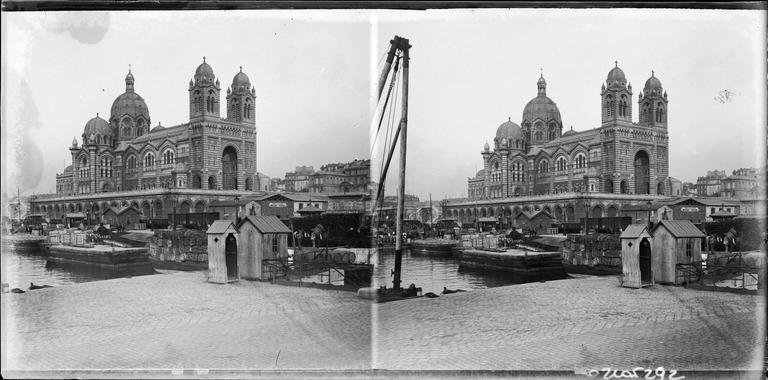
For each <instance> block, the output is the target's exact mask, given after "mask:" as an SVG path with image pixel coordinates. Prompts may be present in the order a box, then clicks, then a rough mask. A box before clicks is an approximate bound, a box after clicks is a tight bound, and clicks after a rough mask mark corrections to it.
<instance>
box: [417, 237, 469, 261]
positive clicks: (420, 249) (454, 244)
mask: <svg viewBox="0 0 768 380" xmlns="http://www.w3.org/2000/svg"><path fill="white" fill-rule="evenodd" d="M460 243H461V242H460V241H455V240H444V239H429V240H414V241H412V242H411V247H410V248H411V254H417V255H418V254H421V255H425V256H446V257H450V256H453V253H454V251H455V250H456V249H457V248H458V247H459V244H460Z"/></svg>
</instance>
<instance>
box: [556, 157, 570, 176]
mask: <svg viewBox="0 0 768 380" xmlns="http://www.w3.org/2000/svg"><path fill="white" fill-rule="evenodd" d="M567 166H568V165H567V161H566V160H565V158H564V157H560V158H558V159H557V171H558V172H564V171H565V170H566V167H567Z"/></svg>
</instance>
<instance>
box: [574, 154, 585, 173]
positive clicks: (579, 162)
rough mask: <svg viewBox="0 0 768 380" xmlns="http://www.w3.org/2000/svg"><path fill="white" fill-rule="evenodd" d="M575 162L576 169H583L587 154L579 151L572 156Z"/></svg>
mask: <svg viewBox="0 0 768 380" xmlns="http://www.w3.org/2000/svg"><path fill="white" fill-rule="evenodd" d="M574 161H575V162H576V169H584V168H586V167H587V156H586V155H585V154H584V153H579V154H577V155H576V158H574Z"/></svg>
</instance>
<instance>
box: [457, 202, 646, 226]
mask: <svg viewBox="0 0 768 380" xmlns="http://www.w3.org/2000/svg"><path fill="white" fill-rule="evenodd" d="M644 202H647V200H641V202H640V203H644ZM472 203H473V204H466V203H465V204H455V205H451V204H446V205H444V206H443V217H444V218H449V219H454V220H456V221H457V222H459V223H462V224H473V223H475V222H476V221H477V220H478V219H479V218H496V220H497V221H498V223H499V224H500V225H502V226H511V225H513V224H514V220H515V218H516V217H517V216H518V214H520V212H526V213H528V214H529V215H530V214H535V213H538V212H540V211H545V212H547V213H548V214H550V215H551V216H552V217H553V218H555V219H556V220H558V221H560V222H563V223H574V222H579V220H580V219H581V218H584V216H585V215H589V217H590V218H604V217H617V216H620V215H619V212H620V210H621V208H622V207H623V206H626V205H629V204H632V203H637V202H636V201H635V202H632V201H631V200H617V199H589V198H579V197H577V196H574V197H573V198H571V199H560V200H552V201H538V202H537V201H527V202H526V201H523V202H520V201H514V202H512V201H511V202H503V203H502V202H498V203H493V204H488V203H485V202H472Z"/></svg>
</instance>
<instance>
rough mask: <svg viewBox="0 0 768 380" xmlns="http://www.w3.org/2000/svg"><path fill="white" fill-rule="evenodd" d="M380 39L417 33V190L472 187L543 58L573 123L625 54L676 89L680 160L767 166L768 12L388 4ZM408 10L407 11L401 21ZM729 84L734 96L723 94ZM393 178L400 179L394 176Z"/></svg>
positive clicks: (638, 80)
mask: <svg viewBox="0 0 768 380" xmlns="http://www.w3.org/2000/svg"><path fill="white" fill-rule="evenodd" d="M379 20H380V21H381V23H380V27H379V29H378V31H379V44H381V45H382V46H380V47H379V48H378V50H380V51H382V52H383V51H384V50H385V49H386V45H388V41H389V39H391V38H392V36H393V35H395V34H398V35H400V36H404V37H407V38H409V39H410V43H411V45H412V46H413V47H412V48H411V66H410V97H409V115H408V126H409V132H408V148H409V150H408V161H407V162H408V177H409V179H408V181H407V182H406V188H407V189H406V191H407V192H413V193H416V194H418V195H420V196H421V197H422V199H424V198H423V197H425V196H428V193H429V192H431V193H432V197H433V199H440V198H443V197H444V196H448V197H459V196H466V192H467V177H471V176H474V174H475V172H476V171H477V170H479V169H482V166H483V160H482V157H481V156H480V152H481V150H482V149H483V145H484V144H485V142H486V141H488V142H489V143H490V144H491V145H493V137H494V136H495V133H496V129H497V128H498V126H499V125H500V124H501V123H503V122H505V121H507V118H508V117H509V118H511V119H512V121H514V122H516V123H518V124H520V123H521V119H522V113H523V108H524V107H525V105H526V104H527V103H528V101H529V100H531V99H532V98H534V97H535V96H536V94H537V89H536V82H537V80H538V78H539V74H540V72H541V71H540V69H543V71H544V77H545V79H546V81H547V96H549V97H550V98H551V99H552V100H554V101H555V102H556V103H557V105H558V107H559V109H560V114H561V116H562V121H563V127H564V132H565V130H568V129H570V127H571V126H573V129H574V130H576V131H583V130H587V129H592V128H596V127H599V126H600V86H601V85H602V84H603V83H604V82H605V79H606V76H607V74H608V71H610V70H611V68H613V67H614V61H618V63H619V67H621V68H622V70H624V73H625V74H626V76H627V80H628V81H629V82H630V83H631V84H632V87H633V92H634V95H633V102H632V107H633V118H634V121H635V122H636V121H637V120H638V117H637V115H638V112H637V103H636V102H637V96H638V94H639V92H640V91H641V90H642V88H643V86H644V84H645V81H646V80H647V79H648V78H649V77H650V76H651V70H654V71H655V73H656V77H658V78H659V79H660V80H661V83H662V85H663V87H664V89H665V90H666V91H667V93H668V95H669V119H668V125H669V151H670V158H669V171H670V175H672V176H673V177H676V178H678V179H681V180H684V181H693V182H695V180H696V178H697V177H698V176H700V175H705V174H706V171H707V170H713V169H720V170H727V171H728V173H729V174H730V172H731V170H733V169H736V168H739V167H750V166H756V165H758V164H760V163H761V162H765V160H764V159H762V157H763V154H764V153H762V152H763V151H764V150H765V138H764V135H763V133H764V132H763V131H764V128H765V125H766V122H765V104H766V97H765V83H766V82H765V72H766V71H765V62H766V60H765V51H766V45H765V36H766V33H765V27H764V25H765V12H757V11H699V10H659V9H653V10H636V9H630V10H572V9H569V10H520V9H514V10H493V11H491V10H478V11H463V12H451V11H432V12H426V13H421V14H418V13H416V12H410V13H408V14H407V16H406V15H405V14H404V13H401V12H398V13H397V14H396V15H392V16H391V17H386V16H381V17H379ZM394 20H398V21H394ZM726 89H727V90H729V91H730V92H731V93H732V94H733V96H732V98H731V99H730V101H727V102H725V103H720V102H718V101H716V100H715V97H716V96H718V94H719V92H720V91H723V90H726ZM390 187H391V186H390Z"/></svg>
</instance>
